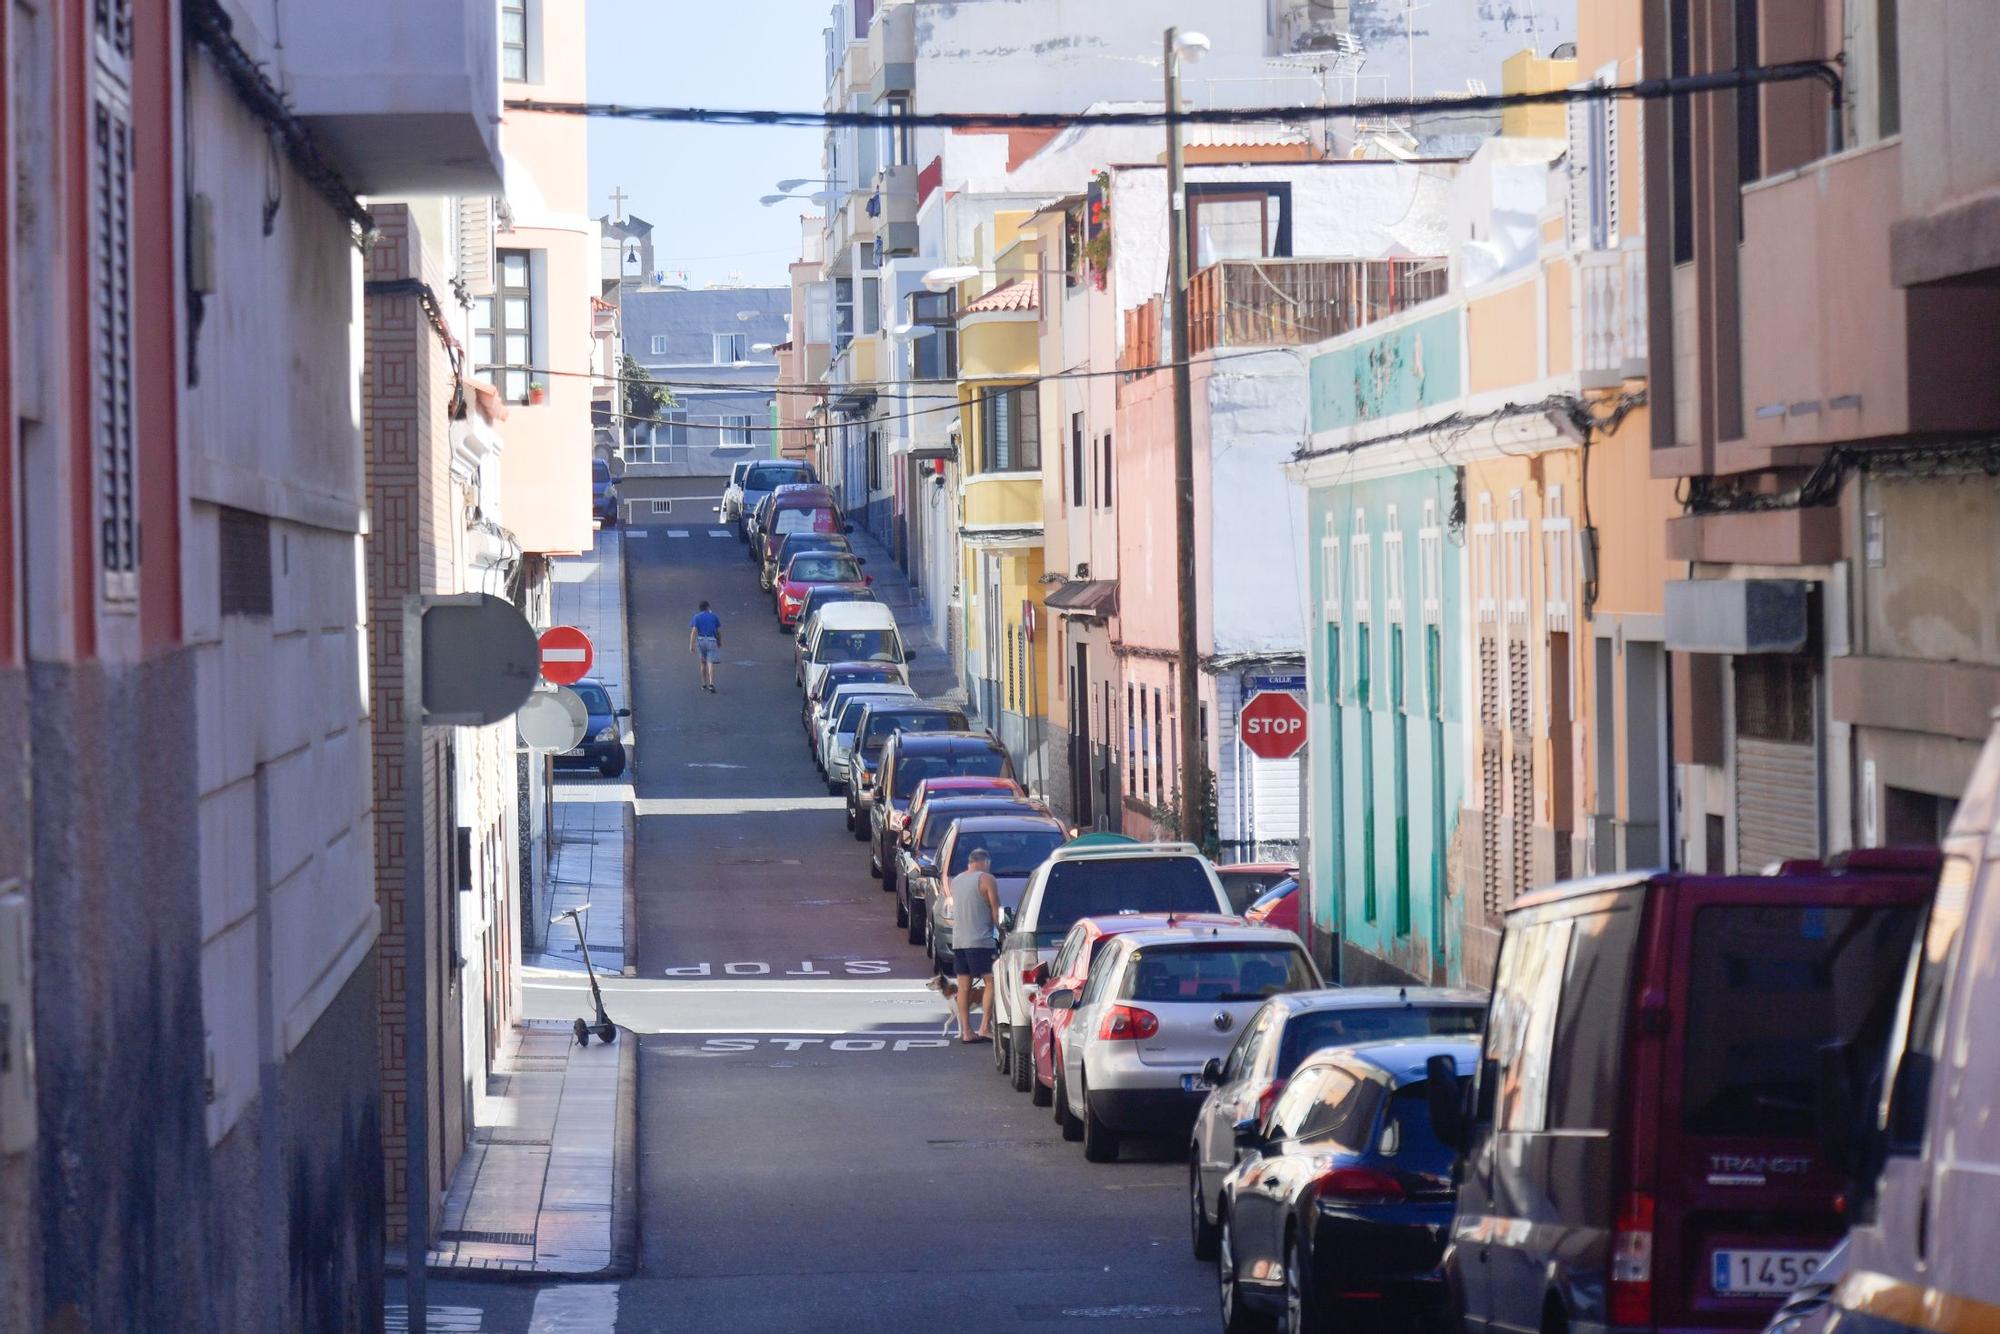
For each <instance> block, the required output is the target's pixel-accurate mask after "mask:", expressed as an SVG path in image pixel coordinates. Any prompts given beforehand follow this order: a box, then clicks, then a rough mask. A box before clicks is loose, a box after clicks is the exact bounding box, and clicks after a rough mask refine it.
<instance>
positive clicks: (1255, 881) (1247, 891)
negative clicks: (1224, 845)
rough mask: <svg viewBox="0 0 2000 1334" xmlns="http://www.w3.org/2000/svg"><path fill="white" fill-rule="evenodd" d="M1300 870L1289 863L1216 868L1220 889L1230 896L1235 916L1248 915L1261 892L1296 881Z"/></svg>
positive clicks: (1235, 864) (1231, 865) (1234, 863)
mask: <svg viewBox="0 0 2000 1334" xmlns="http://www.w3.org/2000/svg"><path fill="white" fill-rule="evenodd" d="M1298 873H1299V868H1298V867H1296V866H1294V865H1292V864H1291V863H1290V862H1232V863H1230V864H1229V865H1227V866H1218V867H1216V868H1215V874H1216V877H1217V878H1218V879H1220V880H1221V881H1222V888H1223V890H1224V891H1225V892H1227V893H1228V895H1229V904H1230V908H1231V910H1232V911H1234V912H1239V913H1241V912H1248V911H1249V910H1250V905H1251V904H1253V903H1255V902H1256V901H1257V900H1258V899H1259V898H1261V897H1263V894H1264V891H1265V890H1267V889H1269V888H1271V887H1272V886H1273V885H1275V884H1277V883H1278V882H1279V881H1281V880H1292V879H1295V878H1297V876H1298Z"/></svg>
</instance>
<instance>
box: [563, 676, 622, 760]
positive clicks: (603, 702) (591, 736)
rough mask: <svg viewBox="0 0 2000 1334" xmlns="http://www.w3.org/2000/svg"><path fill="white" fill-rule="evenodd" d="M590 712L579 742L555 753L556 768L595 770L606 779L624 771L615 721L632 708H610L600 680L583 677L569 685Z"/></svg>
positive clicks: (608, 693)
mask: <svg viewBox="0 0 2000 1334" xmlns="http://www.w3.org/2000/svg"><path fill="white" fill-rule="evenodd" d="M570 689H571V690H574V691H575V692H576V694H577V698H578V699H581V700H582V701H583V707H584V708H585V709H587V710H589V712H590V719H589V721H588V722H586V723H585V724H584V727H583V741H582V743H581V744H579V745H578V746H577V748H576V749H575V750H566V751H564V752H563V753H562V754H560V755H558V756H556V767H557V768H558V769H595V770H597V772H598V773H600V774H603V775H604V776H605V777H606V778H616V777H618V775H620V774H622V773H624V772H625V742H624V740H623V739H622V737H621V735H620V728H619V724H618V720H619V719H620V718H630V717H631V716H632V710H630V709H614V708H612V707H611V693H610V692H609V691H607V690H606V689H605V688H604V683H603V682H602V681H598V680H594V679H592V678H590V677H585V678H584V679H583V680H581V681H578V682H577V683H576V684H575V685H573V686H571V687H570Z"/></svg>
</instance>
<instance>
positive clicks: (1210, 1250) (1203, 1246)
mask: <svg viewBox="0 0 2000 1334" xmlns="http://www.w3.org/2000/svg"><path fill="white" fill-rule="evenodd" d="M1220 1236H1221V1230H1220V1229H1219V1228H1217V1227H1216V1225H1215V1224H1214V1223H1213V1222H1212V1221H1211V1220H1210V1219H1209V1216H1208V1203H1207V1201H1206V1200H1204V1199H1203V1198H1202V1191H1201V1160H1200V1157H1199V1155H1198V1154H1194V1153H1190V1154H1189V1155H1188V1237H1189V1239H1190V1240H1191V1241H1193V1242H1194V1258H1195V1259H1197V1260H1213V1259H1214V1258H1215V1247H1216V1241H1217V1239H1218V1238H1219V1237H1220Z"/></svg>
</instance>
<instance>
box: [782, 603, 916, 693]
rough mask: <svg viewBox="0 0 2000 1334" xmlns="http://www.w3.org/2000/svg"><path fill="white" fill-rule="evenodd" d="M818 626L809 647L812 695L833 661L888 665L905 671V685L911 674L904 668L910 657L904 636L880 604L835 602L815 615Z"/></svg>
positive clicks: (808, 687)
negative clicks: (814, 687) (882, 663)
mask: <svg viewBox="0 0 2000 1334" xmlns="http://www.w3.org/2000/svg"><path fill="white" fill-rule="evenodd" d="M814 619H815V620H817V621H818V622H819V626H818V628H817V629H815V630H814V631H813V632H812V638H811V640H810V642H808V644H807V645H806V652H805V662H804V664H803V666H804V670H805V687H806V692H807V693H808V694H810V693H812V688H813V685H814V683H815V682H817V681H818V680H819V676H820V673H821V672H823V671H825V670H826V668H827V664H828V663H834V662H886V663H892V664H894V665H895V666H896V667H897V668H899V669H903V670H902V671H901V675H902V677H903V684H905V685H908V684H909V681H910V674H909V672H908V670H907V669H904V664H905V663H907V662H909V660H910V655H909V654H908V653H906V652H905V651H904V650H903V637H902V635H901V634H900V633H898V632H897V630H896V615H895V613H894V612H892V611H890V610H889V609H888V608H887V607H885V606H883V605H882V604H881V603H879V602H835V603H833V604H831V605H829V606H826V607H822V608H821V609H820V610H819V611H818V612H816V613H815V614H814Z"/></svg>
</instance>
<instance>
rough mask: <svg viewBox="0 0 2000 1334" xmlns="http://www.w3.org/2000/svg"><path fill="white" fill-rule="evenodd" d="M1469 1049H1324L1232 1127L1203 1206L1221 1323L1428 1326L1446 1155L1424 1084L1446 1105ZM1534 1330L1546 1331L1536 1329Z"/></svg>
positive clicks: (1457, 1045) (1470, 1058) (1434, 1319)
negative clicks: (1212, 1235)
mask: <svg viewBox="0 0 2000 1334" xmlns="http://www.w3.org/2000/svg"><path fill="white" fill-rule="evenodd" d="M1478 1059H1479V1043H1478V1041H1477V1040H1476V1039H1467V1038H1405V1039H1402V1040H1400V1041H1395V1042H1373V1043H1368V1044H1366V1045H1364V1046H1359V1047H1336V1048H1333V1049H1332V1050H1329V1051H1323V1052H1320V1053H1319V1054H1318V1055H1316V1056H1313V1057H1311V1058H1310V1059H1308V1060H1307V1061H1306V1062H1305V1063H1304V1064H1302V1065H1301V1066H1299V1068H1298V1069H1297V1070H1296V1071H1295V1072H1293V1075H1292V1078H1291V1082H1290V1083H1289V1084H1288V1085H1287V1086H1286V1088H1285V1091H1284V1093H1283V1095H1281V1096H1280V1097H1279V1099H1278V1101H1277V1105H1276V1106H1274V1107H1273V1108H1272V1109H1271V1111H1270V1113H1269V1114H1268V1115H1266V1116H1263V1117H1255V1116H1249V1117H1244V1118H1243V1119H1242V1120H1240V1121H1238V1122H1237V1124H1236V1127H1235V1136H1236V1144H1237V1147H1238V1148H1239V1149H1240V1150H1241V1152H1242V1157H1241V1159H1240V1160H1239V1161H1238V1162H1237V1163H1236V1165H1235V1166H1234V1167H1233V1168H1232V1169H1231V1170H1230V1171H1229V1172H1228V1173H1227V1174H1226V1175H1225V1176H1224V1177H1223V1179H1222V1190H1221V1193H1220V1197H1219V1198H1218V1200H1217V1202H1216V1210H1217V1213H1218V1214H1219V1215H1220V1217H1221V1220H1222V1222H1221V1232H1220V1236H1219V1239H1218V1244H1217V1247H1216V1278H1217V1286H1218V1288H1219V1289H1220V1294H1221V1305H1222V1327H1223V1329H1224V1330H1226V1331H1229V1332H1230V1334H1236V1332H1237V1331H1241V1330H1247V1329H1257V1328H1268V1327H1269V1326H1268V1324H1267V1323H1266V1322H1265V1321H1263V1320H1262V1319H1260V1318H1259V1313H1260V1312H1265V1311H1268V1312H1273V1313H1279V1312H1282V1313H1283V1315H1284V1317H1285V1318H1284V1327H1285V1328H1286V1329H1287V1330H1321V1329H1348V1328H1352V1327H1353V1326H1354V1325H1355V1324H1356V1323H1358V1322H1365V1323H1366V1325H1367V1327H1368V1328H1371V1329H1393V1330H1425V1329H1434V1328H1436V1327H1437V1326H1438V1324H1439V1322H1440V1317H1441V1315H1442V1311H1443V1302H1442V1300H1441V1297H1442V1287H1443V1284H1442V1281H1441V1279H1440V1277H1439V1273H1438V1260H1439V1258H1440V1257H1441V1256H1442V1255H1443V1253H1444V1242H1445V1236H1446V1234H1447V1232H1448V1231H1449V1229H1450V1227H1451V1218H1452V1196H1453V1187H1452V1157H1453V1155H1452V1150H1451V1149H1450V1148H1449V1147H1448V1146H1447V1145H1446V1144H1444V1142H1443V1141H1441V1140H1440V1139H1439V1138H1438V1136H1437V1132H1436V1130H1435V1129H1434V1128H1433V1127H1432V1125H1431V1103H1432V1102H1433V1101H1434V1100H1435V1099H1436V1098H1437V1097H1438V1096H1439V1095H1438V1094H1436V1093H1435V1092H1434V1090H1433V1085H1434V1084H1435V1083H1437V1082H1438V1081H1443V1083H1444V1092H1443V1094H1442V1096H1443V1098H1445V1099H1448V1100H1453V1101H1455V1100H1456V1099H1457V1098H1458V1097H1459V1094H1460V1090H1461V1088H1462V1087H1464V1086H1469V1085H1470V1084H1471V1082H1472V1069H1473V1065H1474V1063H1475V1062H1476V1061H1477V1060H1478ZM1544 1328H1546V1326H1545V1327H1544Z"/></svg>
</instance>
